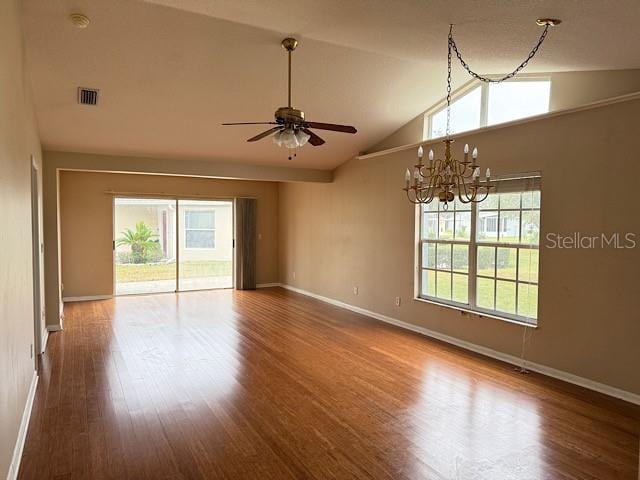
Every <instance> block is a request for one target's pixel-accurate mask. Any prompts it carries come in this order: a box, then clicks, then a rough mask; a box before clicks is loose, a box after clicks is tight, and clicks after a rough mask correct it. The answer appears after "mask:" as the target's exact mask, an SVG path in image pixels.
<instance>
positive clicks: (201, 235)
mask: <svg viewBox="0 0 640 480" xmlns="http://www.w3.org/2000/svg"><path fill="white" fill-rule="evenodd" d="M184 226H185V248H215V247H216V230H215V226H216V212H215V211H213V210H187V211H186V212H184Z"/></svg>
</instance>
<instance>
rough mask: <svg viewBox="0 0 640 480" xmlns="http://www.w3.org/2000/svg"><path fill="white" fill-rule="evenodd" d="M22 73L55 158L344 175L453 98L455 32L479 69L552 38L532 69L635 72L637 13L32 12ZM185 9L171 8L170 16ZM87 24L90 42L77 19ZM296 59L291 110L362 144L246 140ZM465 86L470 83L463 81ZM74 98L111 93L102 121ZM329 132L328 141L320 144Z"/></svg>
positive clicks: (136, 8) (516, 4) (220, 2)
mask: <svg viewBox="0 0 640 480" xmlns="http://www.w3.org/2000/svg"><path fill="white" fill-rule="evenodd" d="M22 4H23V13H24V24H25V31H26V34H25V36H26V44H27V62H28V65H29V67H30V73H31V77H32V84H33V91H34V101H35V107H36V114H37V118H38V124H39V128H40V135H41V139H42V142H43V146H44V148H45V149H52V150H70V151H78V152H95V153H111V154H129V155H140V156H161V157H178V158H194V159H209V160H216V161H226V160H228V161H238V162H244V163H252V164H258V165H287V166H298V167H307V168H323V169H328V168H334V167H335V166H337V165H339V164H341V163H343V162H344V161H346V160H348V159H349V158H351V157H352V156H353V155H355V154H357V153H358V152H359V151H362V150H365V149H366V148H368V147H370V146H371V145H373V144H375V143H377V142H378V141H379V140H381V139H382V138H384V137H385V136H386V135H388V134H389V133H391V132H393V131H394V130H395V129H397V128H398V127H400V126H401V125H402V124H403V123H405V122H406V121H408V120H409V119H411V118H413V117H414V116H415V115H417V114H419V113H420V112H421V111H424V110H425V109H426V108H427V107H429V106H430V105H431V104H433V103H435V102H436V101H437V100H439V99H440V98H441V97H442V95H443V82H444V75H445V67H446V32H447V29H448V24H449V23H450V22H453V23H455V24H456V25H457V26H456V32H457V33H456V36H457V39H458V42H459V45H460V48H461V49H462V50H463V53H464V54H465V56H467V57H468V59H469V61H470V62H471V63H472V66H473V67H475V68H476V69H477V70H479V71H481V72H485V73H497V72H504V71H506V70H510V69H511V68H512V67H513V66H514V65H515V64H517V63H518V62H519V61H520V60H521V59H522V58H523V57H524V55H525V54H526V53H527V52H528V50H529V49H530V48H531V45H532V44H533V43H534V42H535V40H536V39H537V36H538V35H539V33H540V29H539V27H537V26H536V25H535V23H534V20H535V18H537V17H539V16H554V17H559V18H562V19H563V20H564V23H563V24H562V25H561V26H559V27H558V28H556V29H554V30H552V31H551V33H550V35H549V38H548V41H547V43H546V44H545V45H544V46H543V48H542V50H541V52H540V54H539V57H536V59H535V61H534V62H532V64H531V66H530V67H528V68H527V71H532V72H535V71H560V70H564V71H569V70H591V69H617V68H638V67H640V49H639V48H637V45H639V44H640V29H637V28H636V26H637V25H638V23H640V2H638V0H619V1H616V2H603V1H599V0H562V1H547V0H538V1H531V0H529V1H509V2H504V1H496V0H492V1H483V2H477V1H474V0H464V1H457V2H451V1H445V0H439V1H425V0H395V1H389V0H360V1H357V0H350V1H346V0H323V1H319V0H297V1H295V2H286V3H285V2H283V1H282V0H244V1H238V0H147V1H144V2H141V1H134V0H109V1H108V2H105V1H100V0H56V1H52V0H23V1H22ZM167 7H176V8H167ZM75 11H80V12H82V13H84V14H86V15H88V16H89V17H90V18H91V24H90V25H89V27H88V28H87V29H85V30H80V29H77V28H75V27H73V26H72V25H71V23H70V22H69V20H68V15H69V14H70V13H71V12H75ZM289 34H294V35H297V36H298V37H299V38H300V39H301V46H300V47H299V49H298V50H297V51H296V52H295V54H294V73H293V79H294V83H293V90H294V92H293V103H294V106H296V107H298V108H301V109H302V110H304V111H305V112H306V115H307V118H308V119H309V120H315V121H320V122H332V123H344V124H352V125H355V126H356V127H357V128H358V130H359V132H358V134H357V135H355V136H351V135H346V134H339V133H332V132H322V133H321V135H322V136H323V137H324V138H325V139H326V140H327V143H326V144H325V145H323V146H321V147H315V148H314V147H311V146H308V147H305V148H304V149H302V150H301V151H300V152H299V156H298V157H297V158H296V159H295V160H292V161H288V160H287V151H286V150H285V149H281V148H278V147H276V146H274V145H273V144H272V143H271V141H270V140H269V139H265V140H262V141H260V142H257V143H251V144H248V143H246V142H245V140H246V139H247V138H249V137H251V136H253V135H255V134H257V133H259V132H260V131H261V127H259V126H257V127H255V126H243V127H223V126H220V123H222V122H225V121H227V122H230V121H262V120H265V121H270V120H271V119H272V115H273V111H274V110H275V108H276V107H278V106H282V105H285V104H286V55H285V53H284V51H283V50H282V49H281V47H280V45H279V42H280V40H281V39H282V38H283V37H284V36H285V35H289ZM455 78H456V83H458V84H461V83H463V82H464V81H466V80H467V78H468V77H466V76H465V75H463V73H462V72H461V71H460V70H459V69H457V70H456V71H455ZM78 86H85V87H96V88H99V89H100V104H99V105H98V106H97V107H87V106H80V105H77V103H76V88H77V87H78ZM318 133H320V132H318Z"/></svg>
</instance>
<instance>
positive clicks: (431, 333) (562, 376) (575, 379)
mask: <svg viewBox="0 0 640 480" xmlns="http://www.w3.org/2000/svg"><path fill="white" fill-rule="evenodd" d="M281 287H282V288H286V289H287V290H291V291H293V292H297V293H300V294H302V295H306V296H309V297H313V298H315V299H317V300H321V301H323V302H326V303H330V304H331V305H335V306H337V307H342V308H346V309H347V310H351V311H352V312H356V313H359V314H361V315H366V316H368V317H372V318H375V319H376V320H380V321H382V322H386V323H390V324H392V325H396V326H398V327H401V328H405V329H407V330H411V331H413V332H417V333H421V334H422V335H425V336H427V337H431V338H435V339H437V340H440V341H443V342H446V343H450V344H451V345H455V346H457V347H461V348H464V349H466V350H470V351H472V352H476V353H479V354H481V355H485V356H487V357H491V358H495V359H496V360H501V361H503V362H506V363H510V364H512V365H516V366H525V367H526V368H527V369H528V370H532V371H534V372H538V373H541V374H543V375H547V376H549V377H553V378H556V379H558V380H563V381H565V382H568V383H572V384H574V385H578V386H580V387H584V388H587V389H589V390H594V391H596V392H599V393H604V394H605V395H609V396H611V397H615V398H619V399H622V400H625V401H627V402H630V403H634V404H636V405H640V395H638V394H636V393H632V392H627V391H626V390H622V389H620V388H616V387H611V386H609V385H605V384H604V383H599V382H596V381H594V380H589V379H588V378H584V377H579V376H577V375H574V374H572V373H568V372H564V371H562V370H557V369H555V368H551V367H547V366H546V365H540V364H538V363H533V362H529V361H526V362H525V364H524V365H522V364H523V362H522V360H521V359H520V358H518V357H514V356H513V355H508V354H506V353H502V352H498V351H496V350H492V349H490V348H487V347H483V346H481V345H476V344H474V343H471V342H467V341H464V340H460V339H458V338H455V337H450V336H449V335H445V334H443V333H440V332H436V331H435V330H429V329H428V328H424V327H420V326H418V325H413V324H411V323H407V322H403V321H402V320H398V319H397V318H392V317H388V316H386V315H382V314H380V313H376V312H372V311H371V310H366V309H364V308H361V307H356V306H355V305H350V304H348V303H344V302H341V301H339V300H334V299H333V298H328V297H323V296H322V295H318V294H316V293H313V292H308V291H306V290H302V289H300V288H296V287H292V286H291V285H286V284H282V285H281Z"/></svg>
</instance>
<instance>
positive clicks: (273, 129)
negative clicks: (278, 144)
mask: <svg viewBox="0 0 640 480" xmlns="http://www.w3.org/2000/svg"><path fill="white" fill-rule="evenodd" d="M281 128H282V127H273V128H270V129H269V130H267V131H265V132H262V133H260V134H258V135H256V136H255V137H251V138H250V139H249V140H247V142H257V141H258V140H261V139H263V138H264V137H268V136H269V135H271V134H272V133H274V132H277V131H278V130H280V129H281Z"/></svg>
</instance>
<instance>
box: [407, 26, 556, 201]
mask: <svg viewBox="0 0 640 480" xmlns="http://www.w3.org/2000/svg"><path fill="white" fill-rule="evenodd" d="M536 23H537V24H538V25H539V26H541V27H542V26H544V30H543V31H542V34H541V35H540V38H539V39H538V42H537V43H536V45H535V46H534V47H533V49H532V50H531V52H529V55H528V56H527V58H526V59H525V60H524V61H523V62H522V63H520V65H518V67H517V68H516V69H515V70H514V71H512V72H511V73H509V74H507V75H505V76H504V77H502V78H497V79H496V78H489V77H483V76H482V75H479V74H477V73H476V72H474V71H473V70H471V68H470V67H469V65H468V64H467V62H465V61H464V59H463V58H462V55H461V53H460V51H459V50H458V46H457V45H456V42H455V41H454V39H453V25H449V36H448V49H447V107H446V112H447V126H446V132H445V138H444V140H443V143H444V158H435V154H434V152H433V150H429V154H428V159H429V162H428V163H424V161H423V158H424V149H423V147H422V145H420V147H419V148H418V163H417V164H416V165H414V166H413V172H412V171H411V170H410V169H408V168H407V171H406V172H405V178H404V182H405V187H404V188H403V190H404V191H405V192H406V194H407V198H408V199H409V201H410V202H411V203H413V204H426V203H431V202H432V201H433V199H434V198H437V199H438V200H439V201H440V202H442V203H443V209H444V210H447V209H448V208H449V203H451V202H453V201H454V200H455V199H456V197H457V198H458V200H459V201H460V202H462V203H472V202H473V203H479V202H482V201H483V200H485V199H486V198H487V196H488V195H489V193H490V192H491V190H493V189H494V188H495V185H493V184H492V183H491V170H490V169H489V168H487V169H486V171H485V176H484V178H481V177H480V175H481V171H480V165H479V164H478V148H477V147H474V148H473V151H472V152H471V160H470V159H469V145H468V144H465V146H464V149H463V154H464V157H463V158H464V160H462V161H460V160H458V159H457V158H456V157H455V156H454V155H453V153H452V152H451V144H452V143H453V142H454V139H453V138H451V128H450V123H451V57H452V52H455V54H456V57H457V58H458V60H459V61H460V63H461V65H462V66H463V67H464V69H465V70H466V71H467V72H468V73H469V74H470V75H471V76H472V77H473V78H475V79H477V80H480V81H481V82H486V83H500V82H504V81H505V80H509V79H511V78H513V77H515V76H516V75H517V74H518V73H520V71H521V70H522V69H523V68H524V67H526V66H527V64H528V63H529V61H530V60H531V59H532V58H533V57H534V56H535V54H536V53H537V52H538V49H539V48H540V46H541V45H542V42H544V39H545V38H546V36H547V32H548V31H549V27H553V26H555V25H558V24H559V23H560V20H557V19H552V18H542V19H538V20H536Z"/></svg>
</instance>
